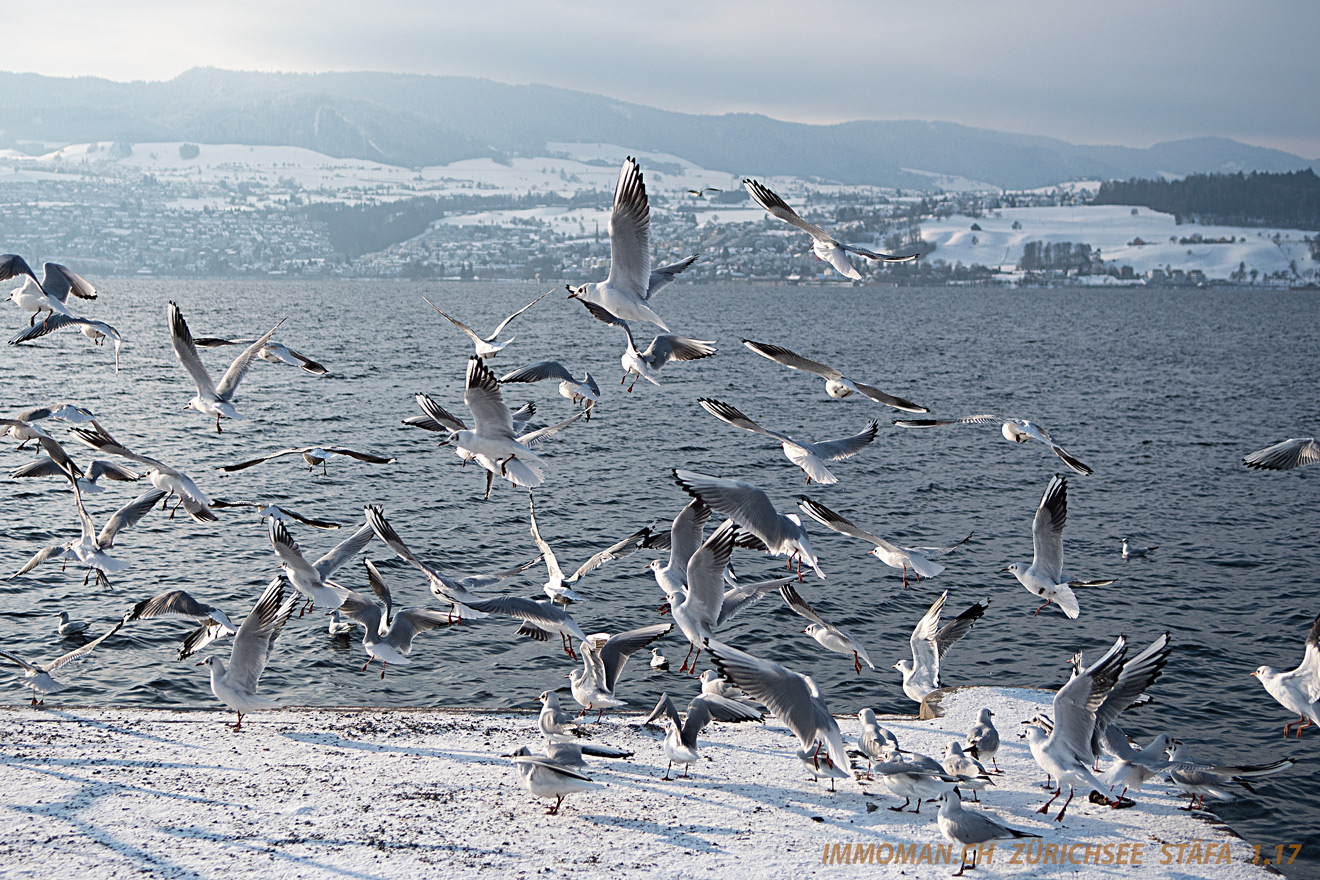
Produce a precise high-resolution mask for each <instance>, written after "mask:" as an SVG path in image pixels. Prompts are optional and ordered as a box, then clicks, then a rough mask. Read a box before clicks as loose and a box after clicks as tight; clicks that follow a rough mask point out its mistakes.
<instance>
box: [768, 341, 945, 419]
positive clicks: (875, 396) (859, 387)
mask: <svg viewBox="0 0 1320 880" xmlns="http://www.w3.org/2000/svg"><path fill="white" fill-rule="evenodd" d="M742 344H743V345H745V346H747V348H748V349H750V350H751V351H754V352H756V353H757V354H759V355H760V356H761V357H763V358H768V359H769V360H772V361H774V362H775V363H777V364H782V365H783V366H785V367H788V368H789V369H792V370H801V371H802V372H804V373H811V374H812V375H813V376H819V377H820V378H822V379H824V380H825V393H826V394H828V395H829V396H830V397H833V398H834V399H835V400H842V399H843V398H845V397H851V396H852V395H854V394H861V395H862V396H863V397H869V398H871V399H872V400H874V401H876V402H877V403H883V404H884V405H885V406H889V407H893V408H894V409H900V410H904V411H905V412H914V413H925V412H930V410H928V409H927V408H926V407H924V406H921V405H920V404H916V403H913V402H912V401H910V400H904V399H903V398H901V397H895V396H893V395H892V394H886V393H884V392H883V391H881V390H880V389H879V388H875V387H873V386H871V385H867V384H866V383H864V382H857V381H854V380H852V379H849V378H848V377H847V376H845V375H843V373H840V372H839V371H838V370H836V369H834V367H828V366H826V365H825V364H822V363H820V362H819V361H813V360H811V358H805V357H803V356H802V355H800V354H798V353H797V352H794V351H789V350H788V349H787V348H784V347H783V346H782V345H771V344H770V343H768V342H753V341H752V340H750V339H744V340H743V341H742Z"/></svg>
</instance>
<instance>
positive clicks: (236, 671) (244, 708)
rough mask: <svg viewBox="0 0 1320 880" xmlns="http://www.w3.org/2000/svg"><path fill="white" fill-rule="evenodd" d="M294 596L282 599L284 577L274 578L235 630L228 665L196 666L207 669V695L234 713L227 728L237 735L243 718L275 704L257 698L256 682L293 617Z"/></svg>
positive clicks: (211, 659) (212, 661) (208, 661)
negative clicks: (211, 694)
mask: <svg viewBox="0 0 1320 880" xmlns="http://www.w3.org/2000/svg"><path fill="white" fill-rule="evenodd" d="M297 601H298V600H297V597H296V596H290V597H289V599H288V600H287V601H286V600H285V598H284V578H283V577H278V576H277V577H276V578H275V579H274V580H272V581H271V582H270V584H269V585H268V586H267V587H266V590H265V592H263V593H262V594H261V598H260V599H258V600H257V604H256V606H255V607H254V608H253V609H252V612H251V613H250V614H248V616H247V617H246V618H245V619H244V620H243V623H242V624H240V625H239V627H238V633H237V634H236V635H235V636H234V647H233V649H232V650H231V651H230V654H229V666H228V667H226V666H225V662H224V661H223V660H221V659H220V658H219V657H207V658H206V659H205V660H203V661H202V662H201V663H198V664H197V665H198V666H209V667H211V693H213V694H215V698H216V699H217V700H219V701H220V702H222V703H224V704H225V705H226V706H228V707H229V708H230V709H233V710H234V711H235V712H237V713H238V720H237V721H236V722H235V723H234V724H232V725H230V726H231V727H232V728H233V729H234V732H235V733H237V732H238V731H239V730H241V729H242V728H243V716H244V715H246V714H247V713H248V712H255V711H257V710H258V709H273V708H275V707H276V706H278V705H279V703H276V702H275V701H274V700H271V699H269V698H267V697H259V696H257V681H258V680H259V679H260V678H261V673H263V672H265V671H266V661H268V660H269V659H270V651H271V648H273V647H274V646H275V638H276V637H277V636H278V635H279V634H280V630H281V629H283V628H284V624H285V623H287V622H288V620H289V616H290V615H291V614H293V606H294V605H296V604H297Z"/></svg>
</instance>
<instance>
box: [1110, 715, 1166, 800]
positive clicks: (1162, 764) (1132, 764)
mask: <svg viewBox="0 0 1320 880" xmlns="http://www.w3.org/2000/svg"><path fill="white" fill-rule="evenodd" d="M1103 740H1104V744H1105V749H1106V751H1108V752H1109V753H1110V754H1111V755H1113V756H1114V758H1115V761H1114V765H1113V766H1112V767H1110V768H1109V769H1108V770H1107V771H1106V772H1105V774H1104V775H1103V776H1101V777H1100V781H1101V782H1104V783H1105V784H1106V785H1108V786H1109V788H1110V790H1111V791H1112V790H1113V789H1114V788H1115V787H1116V786H1119V785H1121V786H1123V791H1122V792H1121V793H1120V794H1119V798H1122V797H1123V796H1124V795H1126V794H1127V793H1128V789H1129V788H1130V789H1132V790H1133V791H1140V790H1141V787H1142V786H1143V785H1145V784H1146V780H1148V779H1150V778H1151V777H1153V776H1158V775H1159V774H1160V773H1163V772H1164V771H1165V770H1166V769H1168V766H1169V761H1168V760H1166V759H1165V753H1166V752H1167V751H1168V750H1169V747H1170V746H1172V745H1173V737H1172V736H1170V735H1169V734H1167V733H1161V734H1160V735H1159V736H1157V737H1155V738H1154V739H1153V740H1151V741H1150V744H1149V745H1147V746H1146V747H1145V748H1144V749H1142V750H1141V751H1139V752H1138V751H1136V750H1135V749H1133V748H1132V746H1131V745H1129V743H1128V738H1127V734H1125V733H1123V729H1122V728H1121V727H1119V726H1118V725H1117V724H1110V725H1109V726H1108V727H1106V728H1105V732H1104V735H1103Z"/></svg>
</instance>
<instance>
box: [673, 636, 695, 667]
mask: <svg viewBox="0 0 1320 880" xmlns="http://www.w3.org/2000/svg"><path fill="white" fill-rule="evenodd" d="M695 647H696V645H694V644H692V643H691V642H688V652H687V653H686V654H685V655H683V665H682V666H680V667H678V671H679V672H687V671H688V657H691V656H692V649H693V648H695ZM696 666H697V664H696V663H693V664H692V667H693V668H694V669H695V668H696Z"/></svg>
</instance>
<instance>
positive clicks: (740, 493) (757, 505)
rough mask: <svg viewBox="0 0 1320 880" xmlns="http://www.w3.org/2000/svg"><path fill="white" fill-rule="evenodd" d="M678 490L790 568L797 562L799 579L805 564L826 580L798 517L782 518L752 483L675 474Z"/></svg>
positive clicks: (701, 475) (788, 515)
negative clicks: (722, 517)
mask: <svg viewBox="0 0 1320 880" xmlns="http://www.w3.org/2000/svg"><path fill="white" fill-rule="evenodd" d="M672 473H673V475H674V480H675V482H677V483H678V485H679V487H680V488H682V489H683V491H684V492H687V493H688V494H689V495H691V496H692V497H693V498H696V499H698V500H700V501H701V503H702V504H705V505H706V506H707V507H709V508H710V509H711V510H714V511H717V512H719V513H722V514H724V515H725V516H727V517H729V518H731V519H732V520H733V521H734V522H736V523H737V524H738V525H739V526H741V527H742V528H744V529H746V530H747V531H749V532H751V533H752V534H753V535H755V536H756V537H757V538H759V539H760V540H761V542H762V543H764V544H765V546H766V548H767V551H768V552H769V553H770V554H771V555H772V556H787V557H788V558H789V564H790V565H791V564H792V561H793V557H794V556H796V557H797V559H798V576H799V577H801V575H802V561H803V560H806V562H807V564H808V565H810V566H811V567H812V568H813V569H815V571H816V574H817V575H818V576H820V577H825V572H823V571H821V570H820V563H819V562H818V561H817V560H816V554H814V553H812V552H811V543H810V542H809V541H808V540H807V530H806V529H804V528H802V520H801V519H799V518H798V516H797V515H796V514H792V513H790V514H787V515H784V514H781V513H779V512H778V511H776V510H775V506H774V505H773V504H772V503H771V502H770V498H769V497H768V496H767V495H766V494H765V493H764V492H762V491H761V490H760V489H758V488H756V487H755V486H753V485H752V484H751V483H744V482H743V481H742V480H729V479H724V478H722V477H712V476H710V475H708V474H700V473H697V472H696V471H687V470H677V469H676V470H674V471H673V472H672Z"/></svg>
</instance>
